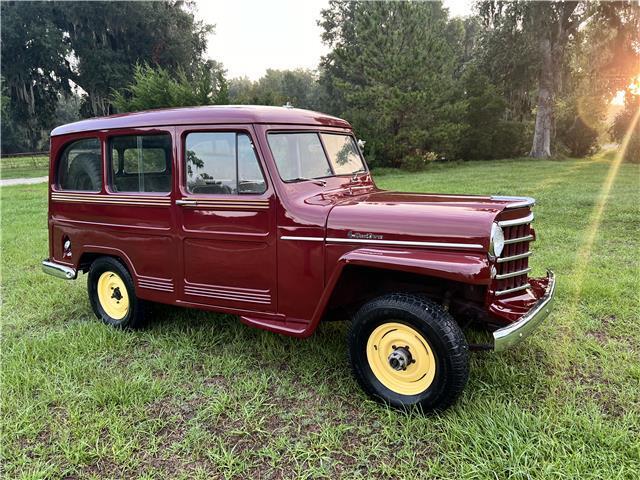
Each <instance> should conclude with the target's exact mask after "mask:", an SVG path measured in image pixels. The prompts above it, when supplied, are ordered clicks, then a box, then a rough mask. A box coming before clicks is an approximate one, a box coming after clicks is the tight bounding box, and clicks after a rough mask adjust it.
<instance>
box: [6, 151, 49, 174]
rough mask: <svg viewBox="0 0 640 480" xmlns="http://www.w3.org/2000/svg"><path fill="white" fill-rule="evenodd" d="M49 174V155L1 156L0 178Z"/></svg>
mask: <svg viewBox="0 0 640 480" xmlns="http://www.w3.org/2000/svg"><path fill="white" fill-rule="evenodd" d="M48 174H49V157H47V156H35V157H2V159H0V178H3V179H9V178H34V177H44V176H47V175H48Z"/></svg>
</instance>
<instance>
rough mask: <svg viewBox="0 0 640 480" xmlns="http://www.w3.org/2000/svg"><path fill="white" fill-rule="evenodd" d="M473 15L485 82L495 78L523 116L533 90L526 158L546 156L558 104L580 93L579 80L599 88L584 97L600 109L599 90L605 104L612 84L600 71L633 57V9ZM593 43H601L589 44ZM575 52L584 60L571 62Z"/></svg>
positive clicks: (501, 10) (597, 6)
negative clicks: (481, 29) (479, 26)
mask: <svg viewBox="0 0 640 480" xmlns="http://www.w3.org/2000/svg"><path fill="white" fill-rule="evenodd" d="M478 9H479V13H480V16H481V18H482V19H483V22H484V25H485V28H486V34H485V39H484V47H485V57H484V58H485V60H487V66H488V68H489V71H490V72H491V73H492V74H493V75H492V78H494V79H499V83H501V84H502V85H503V86H504V87H505V88H504V89H505V92H517V95H516V100H517V101H516V105H518V104H519V105H520V112H521V114H522V115H523V116H525V117H526V115H527V103H528V101H529V99H531V98H532V94H533V91H534V90H535V91H536V94H535V105H536V106H535V129H534V135H533V141H532V147H531V151H530V156H532V157H548V156H550V155H551V154H552V147H553V140H554V135H555V131H556V106H557V103H558V102H559V101H560V100H561V99H562V98H563V97H564V96H565V95H568V94H570V93H569V92H572V91H575V89H576V88H578V87H579V82H578V80H581V81H586V82H589V83H590V84H591V85H599V88H600V90H599V91H598V92H591V97H592V99H593V100H595V102H603V101H605V100H604V99H605V91H606V90H608V92H606V93H607V94H608V95H609V96H608V98H610V97H611V87H612V85H613V84H615V83H616V82H609V81H602V76H601V74H602V72H603V71H604V70H606V69H607V68H608V69H609V70H611V69H612V68H616V67H619V66H620V63H621V61H622V63H629V61H628V59H629V58H631V57H633V56H634V55H635V56H637V49H636V53H635V54H634V53H633V47H632V45H633V42H634V40H633V38H634V36H635V38H636V40H635V41H637V22H636V21H635V20H634V18H635V17H636V15H637V7H634V5H633V4H632V3H631V2H602V3H596V2H594V3H591V2H586V1H563V2H527V1H514V2H504V1H491V2H483V3H480V4H479V7H478ZM634 25H635V26H636V28H635V29H634ZM634 31H635V34H634V33H633V32H634ZM597 38H599V39H600V41H599V42H594V40H595V39H597ZM594 45H598V48H597V49H596V48H594ZM581 50H582V51H588V52H589V53H590V54H589V55H583V56H582V57H581V60H582V61H577V62H576V55H575V53H576V52H579V51H581ZM607 51H611V52H612V56H611V57H609V58H606V55H603V53H602V52H607ZM596 58H597V59H598V60H602V61H594V60H595V59H596ZM605 60H606V61H605ZM629 64H630V63H629ZM534 72H535V75H533V74H532V73H534ZM618 73H620V72H618ZM623 76H624V75H622V76H619V78H622V77H623ZM611 78H613V77H611ZM626 78H628V77H626ZM532 80H533V81H532ZM596 80H597V82H596ZM568 85H570V87H571V88H567V87H568ZM514 86H515V87H514ZM518 97H519V98H518ZM598 97H599V98H598ZM576 104H577V99H574V105H576ZM595 108H596V109H597V108H598V107H597V106H596V107H595ZM576 122H577V123H576ZM580 122H584V119H581V120H580V121H578V120H575V119H574V121H572V122H570V123H569V124H570V125H576V128H577V125H578V124H579V123H580ZM587 126H588V125H587Z"/></svg>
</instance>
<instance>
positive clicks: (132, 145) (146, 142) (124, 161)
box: [109, 134, 172, 193]
mask: <svg viewBox="0 0 640 480" xmlns="http://www.w3.org/2000/svg"><path fill="white" fill-rule="evenodd" d="M109 146H110V148H109V157H110V162H111V168H110V169H109V171H110V173H111V179H110V182H109V186H110V187H111V190H112V191H114V192H154V193H166V192H170V191H171V170H172V168H171V165H172V161H171V158H172V157H171V135H169V134H160V135H125V136H122V137H114V138H112V139H111V141H110V142H109Z"/></svg>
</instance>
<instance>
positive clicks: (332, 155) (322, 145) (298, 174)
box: [268, 132, 365, 182]
mask: <svg viewBox="0 0 640 480" xmlns="http://www.w3.org/2000/svg"><path fill="white" fill-rule="evenodd" d="M268 138H269V147H271V152H272V153H273V158H274V159H275V161H276V166H277V167H278V173H280V177H281V178H282V179H283V180H284V181H285V182H292V181H300V180H308V179H314V178H324V177H331V176H334V175H352V174H354V173H356V172H362V171H365V167H364V163H363V161H362V158H361V156H360V152H359V151H358V147H357V145H356V143H355V141H354V140H353V137H352V136H350V135H343V134H336V133H315V132H295V133H284V132H282V133H270V134H269V136H268ZM325 152H326V153H325ZM327 157H328V158H327Z"/></svg>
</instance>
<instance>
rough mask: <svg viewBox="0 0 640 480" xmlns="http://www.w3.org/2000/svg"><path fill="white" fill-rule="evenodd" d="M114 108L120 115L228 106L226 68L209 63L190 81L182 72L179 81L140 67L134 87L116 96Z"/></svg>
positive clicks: (118, 92) (134, 80)
mask: <svg viewBox="0 0 640 480" xmlns="http://www.w3.org/2000/svg"><path fill="white" fill-rule="evenodd" d="M112 103H113V105H114V106H115V107H116V109H117V110H118V111H120V112H132V111H140V110H149V109H152V108H163V107H190V106H197V105H220V104H226V103H228V92H227V84H226V81H225V79H224V70H223V69H222V66H221V65H220V64H219V63H217V62H214V61H211V60H210V61H208V62H206V63H205V64H204V65H203V66H202V67H200V69H198V70H197V71H195V72H193V73H192V74H191V77H189V76H188V75H187V74H186V73H185V72H184V71H183V70H179V71H178V73H177V75H176V76H175V78H174V77H173V76H172V75H171V74H170V73H169V71H168V70H165V69H163V68H160V67H158V68H155V69H154V68H152V67H150V66H149V65H137V66H136V68H135V72H134V78H133V81H132V83H131V84H130V85H129V86H128V87H126V88H125V89H122V90H120V91H116V92H115V93H114V96H113V99H112Z"/></svg>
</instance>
